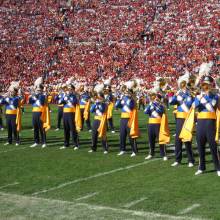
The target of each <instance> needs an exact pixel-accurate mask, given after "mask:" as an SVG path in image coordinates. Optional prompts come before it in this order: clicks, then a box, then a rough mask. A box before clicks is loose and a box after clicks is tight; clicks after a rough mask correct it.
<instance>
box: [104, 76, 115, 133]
mask: <svg viewBox="0 0 220 220" xmlns="http://www.w3.org/2000/svg"><path fill="white" fill-rule="evenodd" d="M104 85H105V90H104V96H105V100H106V103H107V105H108V108H107V119H108V126H109V128H110V130H111V132H112V133H113V134H114V133H115V129H114V124H113V114H112V113H113V109H114V96H113V95H112V91H111V79H108V80H105V81H104Z"/></svg>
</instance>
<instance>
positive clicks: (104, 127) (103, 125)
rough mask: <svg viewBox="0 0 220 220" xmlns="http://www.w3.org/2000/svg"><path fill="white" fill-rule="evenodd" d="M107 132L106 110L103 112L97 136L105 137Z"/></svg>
mask: <svg viewBox="0 0 220 220" xmlns="http://www.w3.org/2000/svg"><path fill="white" fill-rule="evenodd" d="M106 132H107V112H105V113H103V115H102V118H101V120H100V125H99V128H98V133H99V138H106Z"/></svg>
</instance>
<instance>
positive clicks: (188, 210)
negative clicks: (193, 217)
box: [178, 204, 201, 215]
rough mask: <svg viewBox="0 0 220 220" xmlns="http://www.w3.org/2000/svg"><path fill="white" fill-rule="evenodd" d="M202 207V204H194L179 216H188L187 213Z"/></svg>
mask: <svg viewBox="0 0 220 220" xmlns="http://www.w3.org/2000/svg"><path fill="white" fill-rule="evenodd" d="M200 206H201V205H200V204H193V205H191V206H189V207H187V208H186V209H183V210H182V211H180V212H179V213H178V214H180V215H183V214H187V213H189V212H191V211H192V210H193V209H196V208H198V207H200Z"/></svg>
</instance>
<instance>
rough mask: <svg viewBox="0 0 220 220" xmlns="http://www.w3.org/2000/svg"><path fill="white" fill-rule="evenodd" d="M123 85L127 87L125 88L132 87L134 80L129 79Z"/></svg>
mask: <svg viewBox="0 0 220 220" xmlns="http://www.w3.org/2000/svg"><path fill="white" fill-rule="evenodd" d="M125 86H126V87H127V89H133V88H134V86H135V82H134V80H129V81H127V82H125Z"/></svg>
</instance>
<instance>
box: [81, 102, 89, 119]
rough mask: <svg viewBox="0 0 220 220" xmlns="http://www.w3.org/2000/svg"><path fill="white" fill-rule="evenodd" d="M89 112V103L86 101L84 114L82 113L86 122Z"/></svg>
mask: <svg viewBox="0 0 220 220" xmlns="http://www.w3.org/2000/svg"><path fill="white" fill-rule="evenodd" d="M89 111H90V101H88V102H87V103H86V105H85V109H84V112H83V117H84V119H85V120H86V121H87V120H88V118H89Z"/></svg>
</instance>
